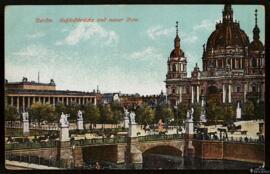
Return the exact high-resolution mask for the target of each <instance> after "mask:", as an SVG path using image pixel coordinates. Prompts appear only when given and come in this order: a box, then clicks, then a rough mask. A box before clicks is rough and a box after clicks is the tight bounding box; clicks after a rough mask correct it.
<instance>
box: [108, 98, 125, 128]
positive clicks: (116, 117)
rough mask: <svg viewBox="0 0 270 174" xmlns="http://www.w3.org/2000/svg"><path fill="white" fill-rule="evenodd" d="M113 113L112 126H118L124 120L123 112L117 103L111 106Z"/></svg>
mask: <svg viewBox="0 0 270 174" xmlns="http://www.w3.org/2000/svg"><path fill="white" fill-rule="evenodd" d="M111 109H112V113H113V118H112V121H113V124H119V122H120V121H122V120H123V119H124V110H123V108H122V106H121V105H120V103H119V102H113V103H112V105H111Z"/></svg>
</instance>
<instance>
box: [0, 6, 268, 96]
mask: <svg viewBox="0 0 270 174" xmlns="http://www.w3.org/2000/svg"><path fill="white" fill-rule="evenodd" d="M232 7H233V12H234V20H235V19H236V20H238V21H240V27H241V28H242V29H243V30H244V31H245V32H246V34H247V35H248V36H249V40H250V41H252V36H253V34H252V30H253V27H254V23H255V22H254V21H255V20H254V11H255V9H258V26H259V28H260V31H261V33H260V38H261V41H262V42H263V43H264V42H265V41H264V40H265V23H264V22H265V18H264V17H265V9H264V7H263V6H259V5H245V6H243V5H233V6H232ZM222 10H223V5H83V6H80V5H65V6H64V5H59V6H49V5H48V6H27V5H24V6H8V7H6V8H5V78H6V79H7V80H8V81H9V82H18V81H21V80H22V78H23V77H27V78H28V80H29V81H37V79H38V72H40V82H43V83H49V81H50V79H54V81H55V83H56V89H58V90H76V91H92V90H93V89H96V88H97V86H99V90H100V91H101V92H102V93H105V92H119V91H120V92H121V93H128V94H134V93H139V94H141V95H150V94H159V93H160V92H161V90H163V91H166V90H165V83H164V80H165V78H166V73H167V59H168V56H169V55H170V52H171V51H172V49H173V44H174V42H173V40H174V38H175V30H176V29H175V25H176V24H175V22H176V21H179V36H180V39H181V49H182V50H183V51H184V52H185V56H186V57H187V62H188V65H187V71H188V76H190V74H191V71H192V70H193V68H194V66H195V63H196V62H197V63H198V66H199V67H200V69H202V59H201V57H202V45H203V44H204V43H206V42H207V39H208V37H209V36H210V34H211V33H212V32H213V31H214V29H215V24H216V22H217V21H219V20H222ZM74 18H81V19H86V20H87V21H85V22H70V21H68V19H74Z"/></svg>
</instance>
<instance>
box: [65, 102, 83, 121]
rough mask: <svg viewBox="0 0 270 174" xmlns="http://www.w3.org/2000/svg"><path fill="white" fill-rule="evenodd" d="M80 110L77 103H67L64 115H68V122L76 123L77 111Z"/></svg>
mask: <svg viewBox="0 0 270 174" xmlns="http://www.w3.org/2000/svg"><path fill="white" fill-rule="evenodd" d="M80 109H81V107H80V106H79V105H78V104H77V103H75V102H71V103H69V105H68V106H67V107H66V113H67V114H70V117H69V120H72V121H76V120H77V114H78V110H80Z"/></svg>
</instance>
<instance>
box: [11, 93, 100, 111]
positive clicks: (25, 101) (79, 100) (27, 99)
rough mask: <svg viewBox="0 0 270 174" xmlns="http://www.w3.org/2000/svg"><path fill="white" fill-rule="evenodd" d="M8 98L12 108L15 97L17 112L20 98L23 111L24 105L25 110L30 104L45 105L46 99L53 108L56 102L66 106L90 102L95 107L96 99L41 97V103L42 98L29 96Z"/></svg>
mask: <svg viewBox="0 0 270 174" xmlns="http://www.w3.org/2000/svg"><path fill="white" fill-rule="evenodd" d="M8 97H9V98H10V105H11V106H14V98H15V97H16V107H17V110H18V111H19V109H20V98H21V99H22V102H21V103H22V109H23V110H24V109H25V108H26V105H27V108H30V106H31V103H36V102H42V103H43V104H45V103H46V98H47V99H48V101H47V103H49V104H52V105H53V106H55V104H56V103H58V102H62V103H64V104H66V105H69V103H70V102H76V103H78V104H86V103H90V102H92V103H93V104H94V105H96V97H43V100H42V101H41V98H42V97H30V96H8ZM51 98H52V103H51ZM31 99H32V102H31ZM36 99H37V100H36ZM92 99H94V101H92Z"/></svg>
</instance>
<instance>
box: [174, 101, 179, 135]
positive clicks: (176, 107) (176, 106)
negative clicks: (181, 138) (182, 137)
mask: <svg viewBox="0 0 270 174" xmlns="http://www.w3.org/2000/svg"><path fill="white" fill-rule="evenodd" d="M174 107H175V109H176V134H178V100H176V105H175V106H174Z"/></svg>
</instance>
